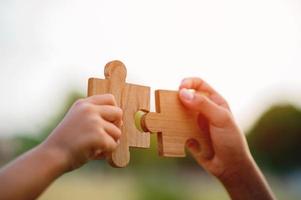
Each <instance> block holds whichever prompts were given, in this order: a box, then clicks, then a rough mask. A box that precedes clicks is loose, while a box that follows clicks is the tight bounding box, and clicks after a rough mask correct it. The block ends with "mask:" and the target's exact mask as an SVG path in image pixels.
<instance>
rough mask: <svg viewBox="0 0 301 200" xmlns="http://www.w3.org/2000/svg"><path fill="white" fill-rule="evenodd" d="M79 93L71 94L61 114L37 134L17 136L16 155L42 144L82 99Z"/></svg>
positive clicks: (48, 122) (49, 121)
mask: <svg viewBox="0 0 301 200" xmlns="http://www.w3.org/2000/svg"><path fill="white" fill-rule="evenodd" d="M82 97H83V95H81V94H80V93H78V92H75V91H74V92H71V93H70V94H69V95H68V98H67V100H66V101H65V102H64V104H63V105H62V108H61V109H60V112H59V113H57V114H56V115H55V116H54V117H53V118H52V119H50V120H48V121H47V123H46V124H44V126H43V127H42V128H41V129H39V130H38V131H37V132H33V133H20V134H19V135H18V136H16V138H15V139H16V141H17V143H18V148H17V150H16V155H20V154H22V153H24V152H26V151H28V150H29V149H31V148H33V147H35V146H37V145H38V144H40V143H41V142H42V141H43V140H44V139H45V138H46V137H47V136H48V135H49V134H50V133H51V132H52V130H53V129H54V128H55V127H56V126H57V125H58V124H59V122H60V121H61V120H62V119H63V118H64V116H65V114H66V112H67V111H68V109H69V108H70V107H71V105H72V104H73V103H74V102H75V101H76V100H77V99H79V98H82Z"/></svg>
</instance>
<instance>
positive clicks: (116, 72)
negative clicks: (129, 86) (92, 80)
mask: <svg viewBox="0 0 301 200" xmlns="http://www.w3.org/2000/svg"><path fill="white" fill-rule="evenodd" d="M104 74H105V77H106V79H111V78H112V77H116V78H117V77H118V79H119V81H121V82H125V79H126V74H127V71H126V67H125V65H124V64H123V63H122V62H121V61H119V60H113V61H111V62H109V63H107V64H106V66H105V69H104Z"/></svg>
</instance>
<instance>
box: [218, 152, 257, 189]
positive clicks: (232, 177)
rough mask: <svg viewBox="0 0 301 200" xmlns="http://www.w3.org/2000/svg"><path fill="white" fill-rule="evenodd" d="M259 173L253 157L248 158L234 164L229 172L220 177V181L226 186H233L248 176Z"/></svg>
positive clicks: (226, 171)
mask: <svg viewBox="0 0 301 200" xmlns="http://www.w3.org/2000/svg"><path fill="white" fill-rule="evenodd" d="M256 171H257V165H256V163H255V161H254V160H253V158H252V156H251V155H248V156H246V157H245V158H244V159H242V160H240V162H237V163H234V164H232V166H231V167H229V169H228V170H225V172H224V173H223V174H222V175H221V176H219V177H218V179H219V180H220V181H221V182H222V183H223V184H224V185H225V184H226V185H232V184H236V183H237V182H240V181H241V179H244V177H246V176H250V174H251V173H255V172H256Z"/></svg>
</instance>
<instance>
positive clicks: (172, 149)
mask: <svg viewBox="0 0 301 200" xmlns="http://www.w3.org/2000/svg"><path fill="white" fill-rule="evenodd" d="M155 100H156V113H154V112H149V113H146V114H145V115H143V114H141V113H140V114H139V113H137V116H136V121H137V123H138V127H141V129H142V130H144V131H148V132H153V133H157V134H158V135H157V137H158V150H159V155H161V156H164V157H184V156H185V145H186V142H187V140H188V139H194V140H196V141H197V142H198V143H199V144H200V146H201V150H202V153H203V154H202V155H204V156H205V157H206V158H211V157H212V156H213V150H212V147H211V145H210V144H211V143H210V138H209V135H207V134H202V133H201V131H200V128H199V127H198V124H197V113H195V112H191V111H189V110H187V109H186V108H185V107H184V105H183V104H182V103H181V102H180V99H179V97H178V92H177V91H168V90H157V91H156V92H155ZM139 125H140V126H139Z"/></svg>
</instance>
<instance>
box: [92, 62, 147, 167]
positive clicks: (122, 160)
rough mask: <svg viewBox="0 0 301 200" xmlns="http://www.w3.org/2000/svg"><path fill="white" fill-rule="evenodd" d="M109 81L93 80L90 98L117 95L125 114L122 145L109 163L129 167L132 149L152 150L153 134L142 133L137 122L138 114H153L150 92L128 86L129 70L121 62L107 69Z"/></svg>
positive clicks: (137, 86) (142, 87)
mask: <svg viewBox="0 0 301 200" xmlns="http://www.w3.org/2000/svg"><path fill="white" fill-rule="evenodd" d="M105 78H106V79H105V80H103V79H98V78H90V79H89V86H88V96H92V95H96V94H105V93H110V94H113V95H114V97H115V99H116V101H117V105H118V106H119V107H120V108H121V109H122V110H123V122H124V124H123V126H122V127H121V131H122V135H121V139H120V144H119V145H118V147H117V149H116V150H115V151H114V152H113V153H112V155H111V158H110V159H109V160H110V163H111V165H112V166H115V167H125V166H126V165H127V164H128V163H129V161H130V152H129V147H141V148H149V146H150V135H149V133H141V132H139V131H138V130H137V129H136V127H135V122H134V115H135V113H136V112H137V111H138V110H149V102H150V88H149V87H145V86H140V85H134V84H128V83H126V82H125V79H126V68H125V66H124V64H123V63H122V62H120V61H112V62H110V63H108V64H107V65H106V66H105Z"/></svg>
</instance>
